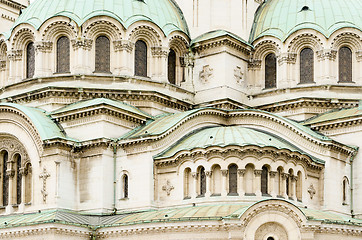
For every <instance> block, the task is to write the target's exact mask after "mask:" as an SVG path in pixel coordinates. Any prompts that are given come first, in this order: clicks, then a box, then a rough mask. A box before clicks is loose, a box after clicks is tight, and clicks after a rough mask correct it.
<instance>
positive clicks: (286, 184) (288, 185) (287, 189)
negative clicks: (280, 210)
mask: <svg viewBox="0 0 362 240" xmlns="http://www.w3.org/2000/svg"><path fill="white" fill-rule="evenodd" d="M289 182H290V179H289V175H287V176H286V178H285V194H287V196H288V197H290V196H289V193H290V184H289Z"/></svg>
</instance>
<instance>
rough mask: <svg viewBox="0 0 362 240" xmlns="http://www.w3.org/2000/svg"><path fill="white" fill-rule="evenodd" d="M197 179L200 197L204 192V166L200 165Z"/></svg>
mask: <svg viewBox="0 0 362 240" xmlns="http://www.w3.org/2000/svg"><path fill="white" fill-rule="evenodd" d="M199 181H200V194H199V196H200V197H204V196H205V193H206V174H205V168H204V167H201V168H200V170H199Z"/></svg>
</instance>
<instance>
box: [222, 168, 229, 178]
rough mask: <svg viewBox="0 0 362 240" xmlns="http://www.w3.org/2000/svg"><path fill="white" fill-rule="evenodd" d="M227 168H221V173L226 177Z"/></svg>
mask: <svg viewBox="0 0 362 240" xmlns="http://www.w3.org/2000/svg"><path fill="white" fill-rule="evenodd" d="M228 172H229V171H228V170H226V169H225V170H221V174H222V175H223V176H224V177H226V176H227V175H228Z"/></svg>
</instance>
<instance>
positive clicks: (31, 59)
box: [26, 42, 35, 78]
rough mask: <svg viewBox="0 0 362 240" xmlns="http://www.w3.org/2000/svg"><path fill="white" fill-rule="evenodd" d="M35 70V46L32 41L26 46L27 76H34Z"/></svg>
mask: <svg viewBox="0 0 362 240" xmlns="http://www.w3.org/2000/svg"><path fill="white" fill-rule="evenodd" d="M34 71H35V48H34V43H33V42H31V43H29V44H28V46H26V78H32V77H33V76H34Z"/></svg>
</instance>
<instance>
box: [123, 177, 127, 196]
mask: <svg viewBox="0 0 362 240" xmlns="http://www.w3.org/2000/svg"><path fill="white" fill-rule="evenodd" d="M122 185H123V186H122V187H123V198H128V175H127V174H125V175H123V180H122Z"/></svg>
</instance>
